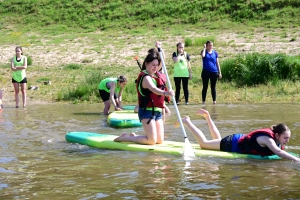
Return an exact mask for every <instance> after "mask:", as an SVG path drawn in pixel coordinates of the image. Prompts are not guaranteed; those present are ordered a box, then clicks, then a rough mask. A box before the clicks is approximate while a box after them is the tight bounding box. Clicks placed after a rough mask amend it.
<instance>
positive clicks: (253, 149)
mask: <svg viewBox="0 0 300 200" xmlns="http://www.w3.org/2000/svg"><path fill="white" fill-rule="evenodd" d="M258 136H269V137H271V138H272V139H273V140H274V141H276V140H275V134H274V133H273V131H272V130H271V129H270V128H262V129H258V130H255V131H252V132H250V133H248V134H245V135H244V136H242V137H241V138H240V139H239V140H238V147H239V148H240V150H241V151H242V152H243V153H247V154H256V155H264V156H266V155H273V154H274V153H273V152H272V151H271V150H270V149H269V148H268V147H261V146H260V145H259V144H258V143H257V141H256V138H257V137H258ZM281 149H282V150H283V149H284V146H281Z"/></svg>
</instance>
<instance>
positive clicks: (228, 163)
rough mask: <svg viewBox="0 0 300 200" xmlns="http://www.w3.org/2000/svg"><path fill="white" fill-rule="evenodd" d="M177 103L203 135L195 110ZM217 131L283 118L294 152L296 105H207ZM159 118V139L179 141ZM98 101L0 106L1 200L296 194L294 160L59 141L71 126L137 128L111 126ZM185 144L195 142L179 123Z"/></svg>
mask: <svg viewBox="0 0 300 200" xmlns="http://www.w3.org/2000/svg"><path fill="white" fill-rule="evenodd" d="M199 108H201V105H187V106H186V105H180V106H179V110H180V113H181V115H182V116H183V115H189V116H190V117H191V119H192V121H193V122H194V123H195V124H196V126H197V127H200V128H201V129H202V130H203V132H204V133H205V134H206V135H207V136H209V132H208V127H207V124H206V123H205V121H204V119H203V118H202V117H201V116H197V115H195V112H196V111H197V110H198V109H199ZM205 108H206V109H207V110H208V111H210V113H211V115H212V118H213V119H214V121H215V123H216V125H217V126H218V128H219V130H220V132H221V134H222V136H226V135H228V134H232V133H238V132H239V133H247V132H249V131H250V130H252V129H255V128H261V127H269V126H270V125H273V124H278V123H285V124H287V125H288V126H289V128H290V129H291V131H292V137H291V139H290V142H289V144H288V146H287V151H292V152H295V153H300V145H299V141H300V121H299V119H300V112H299V109H300V105H299V104H250V105H225V104H223V105H222V104H218V105H207V106H206V107H205ZM170 109H171V111H172V112H173V115H171V116H167V117H166V119H165V129H166V140H174V141H182V142H183V141H184V139H183V134H182V130H181V129H180V128H179V129H175V128H174V127H173V124H174V121H175V120H176V118H177V116H176V115H175V114H174V112H175V111H174V108H173V106H170ZM101 111H102V105H101V104H94V105H68V104H64V105H53V104H51V105H31V106H29V107H27V108H26V109H23V108H19V109H16V108H13V106H11V107H9V106H8V107H5V108H4V110H3V111H2V112H1V113H0V125H1V127H0V136H1V137H0V175H1V176H0V199H55V200H56V199H58V200H59V199H64V200H65V199H80V200H89V199H299V198H300V186H299V185H300V178H299V177H300V164H297V163H295V162H292V161H289V160H277V161H264V160H251V159H227V158H216V157H197V158H195V159H193V160H185V159H184V158H183V157H181V156H175V155H166V154H158V153H157V154H155V153H151V152H149V153H148V152H129V151H117V150H103V149H95V148H91V147H87V146H84V145H79V144H70V143H67V142H66V141H65V134H66V133H67V132H70V131H88V132H97V133H109V134H115V135H119V134H121V133H123V132H132V131H135V132H137V133H138V134H142V133H143V130H142V128H128V129H114V128H111V127H108V126H107V124H106V117H105V116H104V115H100V112H101ZM186 132H187V135H188V138H189V140H190V142H191V143H196V141H195V140H194V138H193V137H192V134H191V133H190V132H189V130H186Z"/></svg>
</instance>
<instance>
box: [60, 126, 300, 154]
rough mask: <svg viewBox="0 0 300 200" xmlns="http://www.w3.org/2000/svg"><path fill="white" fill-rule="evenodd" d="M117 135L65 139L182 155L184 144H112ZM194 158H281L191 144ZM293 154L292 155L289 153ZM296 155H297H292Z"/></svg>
mask: <svg viewBox="0 0 300 200" xmlns="http://www.w3.org/2000/svg"><path fill="white" fill-rule="evenodd" d="M117 137H118V136H117V135H109V134H101V133H92V132H69V133H67V134H66V136H65V138H66V141H67V142H70V143H78V144H82V145H87V146H90V147H95V148H100V149H112V150H125V151H140V152H156V153H166V154H174V155H183V153H184V152H183V151H184V145H185V143H184V142H175V141H164V142H163V143H162V144H156V145H142V144H135V143H128V142H126V143H125V142H114V139H115V138H117ZM191 145H192V148H193V149H194V153H195V155H196V156H213V157H222V158H250V159H263V160H278V159H281V157H279V156H277V155H272V156H260V155H252V154H239V153H229V152H223V151H213V150H204V149H201V148H200V146H199V145H198V144H191ZM291 154H293V153H291ZM293 155H296V156H297V154H293Z"/></svg>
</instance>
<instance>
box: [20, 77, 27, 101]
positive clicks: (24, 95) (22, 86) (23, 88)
mask: <svg viewBox="0 0 300 200" xmlns="http://www.w3.org/2000/svg"><path fill="white" fill-rule="evenodd" d="M20 85H21V92H22V100H23V107H26V85H27V84H26V83H21V84H20Z"/></svg>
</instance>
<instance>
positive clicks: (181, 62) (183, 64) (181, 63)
mask: <svg viewBox="0 0 300 200" xmlns="http://www.w3.org/2000/svg"><path fill="white" fill-rule="evenodd" d="M186 55H187V54H186V52H184V55H180V56H178V57H177V58H178V61H177V62H176V63H174V77H189V76H190V75H189V70H188V61H187V59H186ZM176 56H177V53H176Z"/></svg>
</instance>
